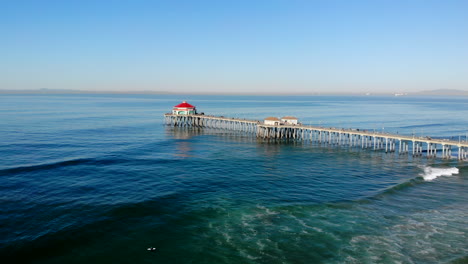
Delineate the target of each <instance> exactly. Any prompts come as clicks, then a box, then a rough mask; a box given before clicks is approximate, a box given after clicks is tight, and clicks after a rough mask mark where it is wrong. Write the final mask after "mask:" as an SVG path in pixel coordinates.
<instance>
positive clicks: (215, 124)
mask: <svg viewBox="0 0 468 264" xmlns="http://www.w3.org/2000/svg"><path fill="white" fill-rule="evenodd" d="M164 116H165V122H166V124H167V125H171V126H178V127H206V128H219V129H227V130H233V131H242V132H245V133H252V134H255V135H256V136H257V137H258V138H263V139H293V140H301V141H312V142H318V143H324V144H329V145H347V146H351V147H361V148H372V149H374V150H385V152H398V153H399V154H406V153H411V154H412V155H413V156H422V155H423V152H425V153H426V156H427V157H428V158H436V157H441V158H445V159H450V158H453V157H457V158H458V159H459V160H467V159H468V142H466V141H454V140H449V139H433V138H430V137H415V136H406V135H400V134H391V133H381V132H375V131H367V130H361V129H344V128H326V127H320V126H310V125H309V126H308V125H302V124H299V125H289V124H282V125H266V124H264V123H263V122H261V121H259V120H248V119H239V118H228V117H224V116H209V115H176V114H165V115H164ZM452 152H453V153H452ZM455 153H456V155H455V156H454V155H453V154H455Z"/></svg>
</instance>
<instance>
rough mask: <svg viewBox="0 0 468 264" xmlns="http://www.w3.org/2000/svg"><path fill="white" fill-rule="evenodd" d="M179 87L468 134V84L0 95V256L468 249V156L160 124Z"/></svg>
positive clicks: (297, 255)
mask: <svg viewBox="0 0 468 264" xmlns="http://www.w3.org/2000/svg"><path fill="white" fill-rule="evenodd" d="M182 100H188V102H189V103H192V104H194V105H196V106H197V107H198V109H199V111H203V112H205V113H206V114H214V115H224V116H230V117H240V118H249V119H262V118H264V117H266V116H278V117H280V116H285V115H294V116H297V117H298V118H299V119H300V121H301V122H303V123H304V124H313V125H319V124H320V125H322V126H330V127H346V128H351V127H352V128H361V129H369V130H373V129H375V130H377V131H385V132H392V133H400V134H409V135H411V134H415V135H417V136H419V135H430V136H432V137H444V138H452V139H456V140H466V133H467V131H468V98H466V97H465V98H450V97H447V98H440V97H439V98H432V97H420V98H417V97H369V96H368V97H338V96H334V97H326V96H310V97H280V96H277V97H274V96H272V97H267V96H175V95H170V96H169V95H1V96H0V157H1V159H0V260H1V263H467V262H468V237H467V232H468V164H467V162H459V161H456V160H450V161H447V160H440V159H437V160H434V159H430V160H428V159H426V158H424V157H423V158H412V157H411V156H406V155H405V156H399V155H396V154H394V153H392V154H390V153H389V154H385V153H383V152H381V151H372V150H360V149H349V148H347V147H328V146H325V145H322V146H320V145H317V144H315V143H314V144H311V143H301V142H264V141H261V140H257V139H256V138H253V137H250V136H247V135H240V134H236V133H232V132H228V131H222V130H209V129H181V128H170V127H165V126H164V125H163V114H164V113H165V112H169V111H170V110H171V108H172V106H173V105H176V104H178V103H180V102H181V101H182ZM148 247H155V248H156V251H154V252H149V251H147V248H148Z"/></svg>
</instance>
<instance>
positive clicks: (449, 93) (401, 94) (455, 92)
mask: <svg viewBox="0 0 468 264" xmlns="http://www.w3.org/2000/svg"><path fill="white" fill-rule="evenodd" d="M0 94H155V95H157V94H165V95H178V94H181V95H187V94H192V95H246V96H249V95H251V96H256V95H258V96H301V95H305V96H327V95H332V96H333V95H334V96H398V97H404V96H468V90H456V89H437V90H426V91H419V92H290V93H262V92H249V93H247V92H168V91H145V90H143V91H118V90H98V91H92V90H72V89H29V90H7V89H0Z"/></svg>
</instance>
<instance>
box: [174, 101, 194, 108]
mask: <svg viewBox="0 0 468 264" xmlns="http://www.w3.org/2000/svg"><path fill="white" fill-rule="evenodd" d="M174 107H179V108H195V106H193V105H191V104H189V103H187V102H185V101H183V102H182V103H181V104H178V105H176V106H174Z"/></svg>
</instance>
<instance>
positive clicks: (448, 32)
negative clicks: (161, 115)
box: [0, 0, 468, 92]
mask: <svg viewBox="0 0 468 264" xmlns="http://www.w3.org/2000/svg"><path fill="white" fill-rule="evenodd" d="M0 34H1V35H0V36H1V38H0V40H1V41H0V89H38V88H49V89H81V90H159V91H177V92H197V91H200V92H210V91H217V92H221V91H224V92H234V91H239V92H281V91H283V92H284V91H287V92H320V91H337V92H338V91H347V92H350V91H369V92H372V91H375V92H379V91H395V92H397V91H419V90H426V89H442V88H444V89H463V90H468V1H466V0H461V1H450V0H447V1H441V0H437V1H432V0H420V1H419V0H407V1H397V0H374V1H348V0H343V1H338V0H324V1H312V0H310V1H307V0H304V1H294V0H290V1H287V0H283V1H276V0H265V1H255V0H248V1H243V0H236V1H203V0H197V1H177V0H174V1H138V0H135V1H131V0H128V1H117V0H115V1H94V0H93V1H87V0H80V1H67V0H57V1H48V0H41V1H36V0H34V1H22V0H10V1H7V0H5V1H1V2H0Z"/></svg>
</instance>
